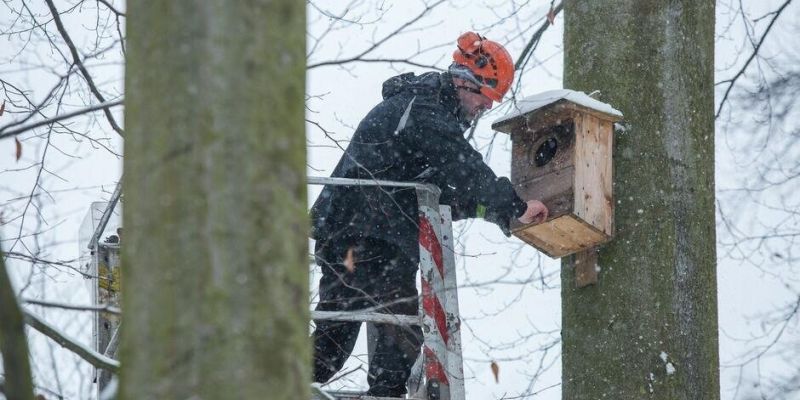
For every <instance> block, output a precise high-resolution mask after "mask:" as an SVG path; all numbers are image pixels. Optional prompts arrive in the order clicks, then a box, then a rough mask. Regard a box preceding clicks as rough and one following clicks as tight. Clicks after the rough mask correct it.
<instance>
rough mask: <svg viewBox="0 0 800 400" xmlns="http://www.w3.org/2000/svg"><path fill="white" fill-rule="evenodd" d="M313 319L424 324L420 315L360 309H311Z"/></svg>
mask: <svg viewBox="0 0 800 400" xmlns="http://www.w3.org/2000/svg"><path fill="white" fill-rule="evenodd" d="M311 319H319V320H328V321H363V322H377V323H381V324H394V325H417V326H421V325H422V321H421V320H420V317H419V316H418V315H401V314H382V313H376V312H358V311H311Z"/></svg>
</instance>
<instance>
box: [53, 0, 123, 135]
mask: <svg viewBox="0 0 800 400" xmlns="http://www.w3.org/2000/svg"><path fill="white" fill-rule="evenodd" d="M46 2H47V7H48V8H49V9H50V13H51V14H52V15H53V21H54V22H55V23H56V27H57V28H58V32H59V33H60V34H61V38H62V39H64V42H66V43H67V46H68V47H69V52H70V54H72V62H73V63H75V65H77V66H78V69H80V71H81V73H82V74H83V78H84V79H85V80H86V83H87V84H88V85H89V90H90V91H91V92H92V94H94V96H95V97H96V98H97V99H98V100H100V103H105V102H106V99H105V97H104V96H103V94H102V93H100V90H99V89H98V88H97V85H95V83H94V80H93V79H92V76H91V75H89V71H88V70H87V69H86V66H85V65H83V61H82V60H81V57H80V55H79V54H78V49H77V48H76V47H75V44H74V43H72V39H71V38H70V37H69V34H68V33H67V30H66V29H65V28H64V24H63V23H62V22H61V16H60V14H59V13H58V10H57V9H56V6H55V5H54V4H53V0H46ZM103 112H104V113H105V115H106V119H107V120H108V123H109V124H111V128H113V129H114V131H116V132H117V133H118V134H119V135H120V136H125V135H124V131H123V130H122V128H121V127H120V126H119V125H118V124H117V121H116V119H114V116H113V115H111V110H110V108H109V107H105V108H103Z"/></svg>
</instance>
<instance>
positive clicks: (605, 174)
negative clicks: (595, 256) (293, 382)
mask: <svg viewBox="0 0 800 400" xmlns="http://www.w3.org/2000/svg"><path fill="white" fill-rule="evenodd" d="M575 131H576V135H575V157H576V162H575V210H574V213H575V215H576V216H578V217H579V218H581V219H583V220H584V221H585V222H586V223H588V224H590V225H592V226H593V227H595V228H596V229H597V230H599V231H601V232H603V233H604V234H606V235H608V236H611V235H612V234H613V231H614V199H613V195H612V170H611V149H612V147H613V145H612V140H613V136H612V122H611V121H608V120H603V119H600V118H598V117H596V116H594V115H591V114H586V113H578V114H577V115H576V118H575Z"/></svg>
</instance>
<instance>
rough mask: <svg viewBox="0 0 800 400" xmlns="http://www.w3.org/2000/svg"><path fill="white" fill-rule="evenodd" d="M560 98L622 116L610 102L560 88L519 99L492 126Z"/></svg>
mask: <svg viewBox="0 0 800 400" xmlns="http://www.w3.org/2000/svg"><path fill="white" fill-rule="evenodd" d="M559 100H567V101H570V102H572V103H575V104H578V105H580V106H583V107H586V108H589V109H592V110H595V111H598V112H600V113H603V114H607V115H609V116H614V117H617V119H621V118H622V113H621V112H620V111H619V110H617V109H615V108H614V107H611V105H610V104H606V103H603V102H602V101H599V100H595V99H593V98H591V97H589V95H587V94H586V93H583V92H578V91H576V90H569V89H559V90H548V91H546V92H542V93H539V94H535V95H533V96H529V97H526V98H524V99H522V100H519V101H517V103H516V104H515V105H513V106H512V107H513V109H512V112H510V113H509V114H508V115H506V116H504V117H501V118H499V119H497V120H496V121H494V122H493V123H492V127H495V126H498V125H502V124H503V123H505V122H507V121H510V120H512V119H514V118H516V117H519V116H521V115H525V114H529V113H532V112H534V111H536V110H539V109H542V108H545V107H546V106H548V105H550V104H553V103H555V102H558V101H559Z"/></svg>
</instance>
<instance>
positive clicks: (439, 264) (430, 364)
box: [417, 186, 451, 400]
mask: <svg viewBox="0 0 800 400" xmlns="http://www.w3.org/2000/svg"><path fill="white" fill-rule="evenodd" d="M439 194H440V191H439V189H438V188H436V187H435V186H434V187H432V189H428V190H420V189H418V190H417V201H418V202H419V253H420V254H419V258H420V261H419V266H420V271H421V273H420V281H421V285H422V302H421V304H420V307H421V310H420V311H421V312H422V315H423V319H422V321H423V324H424V325H423V346H422V357H423V369H424V372H425V386H424V390H425V398H427V399H437V400H451V397H450V382H449V379H448V377H447V373H446V372H445V371H446V365H447V342H448V340H449V338H448V332H447V323H446V319H445V312H444V308H443V303H444V299H442V298H441V297H440V296H441V295H442V294H443V293H444V279H443V275H444V270H443V268H444V265H443V260H442V245H441V243H442V242H441V238H442V235H441V215H440V214H439Z"/></svg>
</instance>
